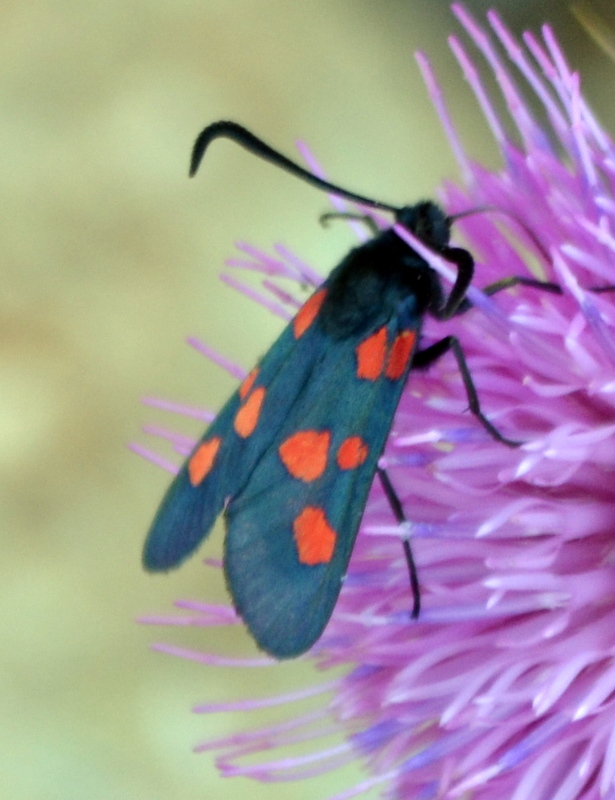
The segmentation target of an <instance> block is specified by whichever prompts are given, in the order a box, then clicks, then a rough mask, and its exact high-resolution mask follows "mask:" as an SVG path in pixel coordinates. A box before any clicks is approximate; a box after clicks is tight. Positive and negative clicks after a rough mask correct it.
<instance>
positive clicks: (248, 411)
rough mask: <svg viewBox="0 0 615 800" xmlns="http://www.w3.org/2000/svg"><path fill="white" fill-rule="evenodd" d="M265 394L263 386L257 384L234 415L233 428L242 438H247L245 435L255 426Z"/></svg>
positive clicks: (251, 431) (250, 432) (252, 430)
mask: <svg viewBox="0 0 615 800" xmlns="http://www.w3.org/2000/svg"><path fill="white" fill-rule="evenodd" d="M265 394H266V391H265V389H264V387H263V386H259V387H258V389H255V390H254V391H253V392H252V393H251V394H249V395H248V397H247V399H246V401H245V402H244V404H243V405H242V406H241V408H240V409H239V411H238V412H237V414H236V416H235V422H234V427H235V430H236V431H237V433H238V434H239V435H240V436H241V437H243V438H244V439H247V437H248V436H250V434H252V433H253V432H254V428H256V424H257V422H258V418H259V417H260V413H261V408H262V405H263V400H264V399H265Z"/></svg>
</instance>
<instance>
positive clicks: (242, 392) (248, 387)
mask: <svg viewBox="0 0 615 800" xmlns="http://www.w3.org/2000/svg"><path fill="white" fill-rule="evenodd" d="M258 373H259V369H258V367H254V369H253V370H252V372H250V374H249V375H246V377H245V380H244V382H243V383H242V384H241V386H240V387H239V396H240V397H241V399H242V400H245V399H246V397H247V396H248V395H249V394H250V392H251V391H252V387H253V386H254V381H255V380H256V379H257V377H258Z"/></svg>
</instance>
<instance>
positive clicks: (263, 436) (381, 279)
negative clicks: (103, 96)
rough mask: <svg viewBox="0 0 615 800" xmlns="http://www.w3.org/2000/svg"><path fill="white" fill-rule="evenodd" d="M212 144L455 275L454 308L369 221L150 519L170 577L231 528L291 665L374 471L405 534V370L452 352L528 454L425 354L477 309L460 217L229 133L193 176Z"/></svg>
mask: <svg viewBox="0 0 615 800" xmlns="http://www.w3.org/2000/svg"><path fill="white" fill-rule="evenodd" d="M218 137H228V138H230V139H232V140H234V141H235V142H237V143H238V144H240V145H242V146H243V147H245V148H247V149H248V150H250V151H251V152H253V153H255V154H256V155H258V156H260V157H261V158H264V159H266V160H268V161H270V162H272V163H274V164H275V165H277V166H280V167H282V168H284V169H286V170H287V171H289V172H291V173H292V174H294V175H296V176H298V177H300V178H302V179H303V180H305V181H307V182H309V183H311V184H313V185H315V186H317V187H318V188H320V189H324V190H326V191H328V192H332V193H334V194H336V195H339V196H341V197H345V198H347V199H350V200H352V201H355V202H357V203H360V204H361V205H363V206H365V207H368V208H375V209H379V210H384V211H388V212H392V213H393V214H394V216H395V220H396V222H397V223H399V224H401V225H402V226H404V227H405V228H407V229H408V230H409V231H411V232H412V233H413V234H414V236H415V237H417V238H418V239H420V241H421V242H423V243H424V244H425V245H426V246H427V247H428V248H430V249H431V250H433V251H435V252H436V253H438V254H440V255H441V256H442V257H444V258H445V259H446V260H448V261H450V262H451V263H452V264H454V265H455V266H456V267H457V277H456V280H455V282H454V285H453V287H452V289H451V290H450V292H449V294H448V296H445V294H444V292H443V289H442V286H441V284H440V279H439V277H438V275H437V273H436V272H435V270H434V269H433V268H432V267H430V266H429V264H428V263H427V262H426V261H425V260H424V259H423V258H422V257H421V256H419V255H418V254H417V253H416V252H415V251H414V250H412V249H411V248H410V247H409V246H408V245H407V244H406V243H404V242H403V241H402V240H401V239H400V238H399V237H398V236H397V234H396V233H395V232H394V231H393V230H392V229H388V230H384V231H378V230H377V228H376V227H375V224H374V222H373V220H372V219H371V218H370V217H368V216H366V217H360V218H361V219H364V221H365V223H366V224H367V225H368V226H369V227H370V228H371V229H372V230H373V231H374V236H373V238H372V239H370V240H368V241H367V242H365V243H364V244H362V245H360V246H358V247H356V248H354V249H353V250H351V251H350V252H349V253H348V255H347V256H346V257H345V258H344V259H343V260H342V262H341V263H340V264H338V266H337V267H336V268H335V269H334V270H333V271H332V272H331V274H330V275H329V277H328V278H327V279H326V280H325V281H324V283H323V284H322V285H321V286H320V287H319V288H318V289H317V290H316V291H315V292H314V293H313V294H312V295H311V297H310V298H309V299H308V300H307V302H306V303H305V304H304V305H303V307H302V308H301V309H300V310H299V312H298V313H297V315H296V316H295V317H294V319H293V320H292V321H291V322H290V324H289V325H288V327H287V328H286V329H285V330H284V331H283V333H282V334H281V336H280V337H279V338H278V339H277V341H276V342H275V343H274V344H273V346H272V347H271V349H270V350H269V352H268V353H267V354H266V355H265V356H264V357H263V359H262V360H261V361H260V363H259V364H258V365H257V366H256V367H255V368H254V369H253V370H252V372H250V374H249V375H248V377H247V378H246V379H245V380H244V381H243V383H242V384H241V386H240V387H239V388H238V390H237V391H236V392H235V393H234V394H233V395H232V397H231V398H230V399H229V400H228V402H227V403H226V405H225V406H224V407H223V409H222V410H221V411H220V413H219V414H218V416H217V417H216V419H215V420H214V421H213V422H212V424H211V425H210V426H209V428H208V429H207V431H206V432H205V434H204V436H203V437H202V439H201V440H200V441H199V442H198V444H197V445H196V446H195V448H194V450H193V451H192V453H191V455H190V456H189V457H188V459H187V461H186V463H185V464H184V465H183V466H182V467H181V469H180V471H179V473H178V475H177V476H176V478H175V479H174V481H173V483H172V484H171V486H170V488H169V489H168V491H167V493H166V495H165V497H164V499H163V501H162V504H161V506H160V509H159V510H158V513H157V515H156V517H155V519H154V522H153V524H152V527H151V530H150V532H149V534H148V537H147V540H146V542H145V547H144V551H143V563H144V565H145V568H146V569H148V570H151V571H164V570H169V569H172V568H173V567H176V566H178V565H179V564H181V563H182V562H183V561H184V560H185V559H186V558H187V557H188V556H190V555H191V554H192V553H193V552H194V551H195V550H196V548H197V547H198V546H199V545H200V543H201V542H202V541H203V539H205V538H206V537H207V535H208V534H209V532H210V530H211V528H212V526H213V524H214V522H215V520H216V518H217V517H218V515H219V514H220V513H221V512H222V513H223V514H224V519H225V522H226V529H227V530H226V538H225V546H224V570H225V575H226V580H227V583H228V586H229V590H230V593H231V595H232V598H233V602H234V604H235V607H236V609H237V611H238V613H239V614H240V615H241V617H242V618H243V619H244V621H245V623H246V625H247V626H248V628H249V630H250V632H251V634H252V636H253V637H254V639H255V640H256V642H257V644H258V645H259V647H261V648H262V649H263V650H265V651H267V652H268V653H270V654H271V655H273V656H275V657H276V658H280V659H281V658H291V657H293V656H297V655H299V654H301V653H303V652H305V651H306V650H308V649H309V648H310V647H311V646H312V645H313V644H314V642H316V641H317V639H318V638H319V637H320V635H321V634H322V632H323V630H324V628H325V626H326V625H327V622H328V621H329V618H330V617H331V614H332V613H333V609H334V607H335V603H336V601H337V597H338V595H339V592H340V589H341V586H342V581H343V579H344V576H345V574H346V570H347V567H348V561H349V559H350V555H351V552H352V548H353V545H354V541H355V538H356V535H357V531H358V528H359V524H360V522H361V517H362V514H363V509H364V507H365V503H366V500H367V494H368V492H369V489H370V487H371V484H372V481H373V479H374V476H375V474H376V472H378V474H379V476H380V479H381V481H382V485H383V489H384V491H385V494H386V496H387V498H388V500H389V502H390V505H391V508H392V511H393V513H394V515H395V517H396V519H397V520H398V522H400V523H402V522H404V521H405V517H404V512H403V508H402V505H401V503H400V501H399V499H398V497H397V495H396V494H395V491H394V489H393V486H392V484H391V481H390V480H389V478H388V475H387V474H386V473H385V472H384V471H383V470H381V469H380V468H379V466H378V460H379V458H380V456H381V454H382V451H383V448H384V445H385V442H386V439H387V436H388V434H389V431H390V428H391V425H392V422H393V417H394V415H395V411H396V409H397V405H398V403H399V400H400V396H401V393H402V391H403V389H404V385H405V383H406V380H407V378H408V374H409V372H410V370H411V369H413V368H419V369H420V368H424V367H427V366H428V365H429V364H431V363H432V362H433V361H435V360H436V359H437V358H439V357H440V356H441V355H442V354H443V353H445V352H447V351H449V350H451V351H452V353H453V354H454V356H455V357H456V359H457V362H458V364H459V368H460V372H461V376H462V379H463V382H464V385H465V389H466V392H467V395H468V400H469V405H470V410H471V411H472V412H473V413H474V415H475V416H476V418H477V419H478V421H479V422H480V423H481V424H482V425H483V427H484V428H485V429H486V430H487V431H488V432H489V434H490V435H491V436H492V437H494V438H495V439H497V440H498V441H500V442H502V443H503V444H506V445H509V446H514V445H516V444H518V443H517V442H513V441H510V440H508V439H506V438H505V437H504V436H502V434H500V432H499V431H498V430H497V429H496V428H495V427H494V426H493V425H492V424H491V423H490V422H489V420H488V419H487V418H486V417H485V416H484V415H483V413H482V411H481V409H480V405H479V402H478V397H477V393H476V390H475V388H474V385H473V382H472V378H471V375H470V372H469V370H468V367H467V365H466V362H465V358H464V355H463V351H462V349H461V346H460V344H459V342H458V341H457V339H456V338H455V337H453V336H446V337H444V338H443V339H441V340H439V341H437V342H435V343H434V344H431V345H430V346H428V347H426V348H424V349H419V348H418V342H419V339H420V333H421V325H422V322H423V319H424V317H425V315H426V314H430V315H431V316H433V317H435V318H436V319H438V320H446V319H449V318H451V317H452V316H454V315H455V314H459V313H462V312H464V311H466V310H467V309H468V308H469V307H470V304H469V303H468V301H467V300H466V299H465V294H466V290H467V288H468V286H469V284H470V281H471V280H472V275H473V271H474V261H473V259H472V256H471V255H470V253H468V252H467V251H466V250H463V249H461V248H458V247H451V246H449V235H450V226H451V223H452V221H453V220H454V217H448V216H447V215H446V214H445V213H444V212H443V211H442V209H441V208H439V206H437V205H436V204H435V203H433V202H429V201H426V202H420V203H417V204H416V205H413V206H404V207H402V208H396V207H394V206H390V205H387V204H386V203H380V202H377V201H375V200H372V199H370V198H367V197H362V196H361V195H357V194H354V193H352V192H349V191H346V190H344V189H342V188H340V187H338V186H335V185H333V184H330V183H328V182H327V181H324V180H322V179H320V178H318V177H317V176H315V175H313V174H312V173H310V172H308V171H307V170H305V169H303V168H302V167H300V166H299V165H298V164H296V163H295V162H294V161H291V160H290V159H288V158H286V157H285V156H283V155H282V154H280V153H278V152H277V151H275V150H273V149H272V148H270V147H269V146H268V145H266V144H265V143H264V142H262V141H261V140H260V139H258V138H257V137H256V136H254V135H253V134H252V133H250V132H249V131H248V130H246V129H245V128H243V127H242V126H240V125H237V124H236V123H233V122H225V121H221V122H216V123H214V124H212V125H209V126H208V127H206V128H205V129H204V130H203V131H202V133H201V134H200V135H199V137H198V138H197V140H196V143H195V145H194V149H193V152H192V162H191V168H190V174H191V175H194V174H195V172H196V171H197V169H198V167H199V164H200V162H201V159H202V157H203V155H204V153H205V151H206V149H207V147H208V146H209V144H210V143H211V142H212V140H214V139H216V138H218ZM329 216H335V215H329ZM341 216H344V215H341ZM346 216H356V215H346ZM359 216H360V215H359ZM513 280H515V279H513ZM524 282H525V281H524ZM528 282H529V283H532V284H534V283H537V282H535V281H528ZM508 285H511V284H510V282H502V283H501V284H498V286H497V287H495V288H494V289H493V291H498V290H499V289H500V288H506V286H508ZM404 549H405V554H406V558H407V561H408V566H409V572H410V580H411V584H412V590H413V595H414V608H413V610H412V615H413V616H418V613H419V607H420V592H419V586H418V580H417V575H416V569H415V567H414V562H413V560H412V553H411V550H410V545H409V543H408V541H407V539H406V540H404Z"/></svg>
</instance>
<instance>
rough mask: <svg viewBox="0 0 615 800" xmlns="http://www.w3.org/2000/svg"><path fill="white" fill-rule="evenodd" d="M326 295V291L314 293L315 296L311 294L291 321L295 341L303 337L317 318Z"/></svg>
mask: <svg viewBox="0 0 615 800" xmlns="http://www.w3.org/2000/svg"><path fill="white" fill-rule="evenodd" d="M326 294H327V291H326V289H321V290H320V291H319V292H316V294H313V295H312V296H311V297H310V299H309V300H307V301H306V302H305V303H304V304H303V306H302V307H301V308H300V309H299V311H298V312H297V315H296V316H295V319H294V320H293V331H294V333H295V339H298V338H299V337H300V336H303V334H304V333H305V332H306V331H307V329H308V328H309V327H310V325H311V324H312V323H313V322H314V320H315V319H316V317H317V316H318V312H319V311H320V307H321V305H322V301H323V300H324V299H325V295H326Z"/></svg>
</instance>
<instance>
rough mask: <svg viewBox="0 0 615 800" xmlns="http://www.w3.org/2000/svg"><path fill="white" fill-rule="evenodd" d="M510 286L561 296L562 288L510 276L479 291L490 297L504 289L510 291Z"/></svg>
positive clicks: (534, 279)
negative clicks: (529, 288) (524, 287)
mask: <svg viewBox="0 0 615 800" xmlns="http://www.w3.org/2000/svg"><path fill="white" fill-rule="evenodd" d="M511 286H531V287H532V288H533V289H542V290H543V292H550V293H551V294H563V292H562V287H561V286H560V285H559V284H557V283H552V282H551V281H539V280H537V279H536V278H524V277H522V276H521V275H511V276H510V277H509V278H502V280H501V281H495V283H490V284H489V285H488V286H485V288H484V289H481V291H482V292H484V293H485V294H487V295H489V296H491V295H494V294H497V293H498V292H501V291H503V290H504V289H510V288H511Z"/></svg>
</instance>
